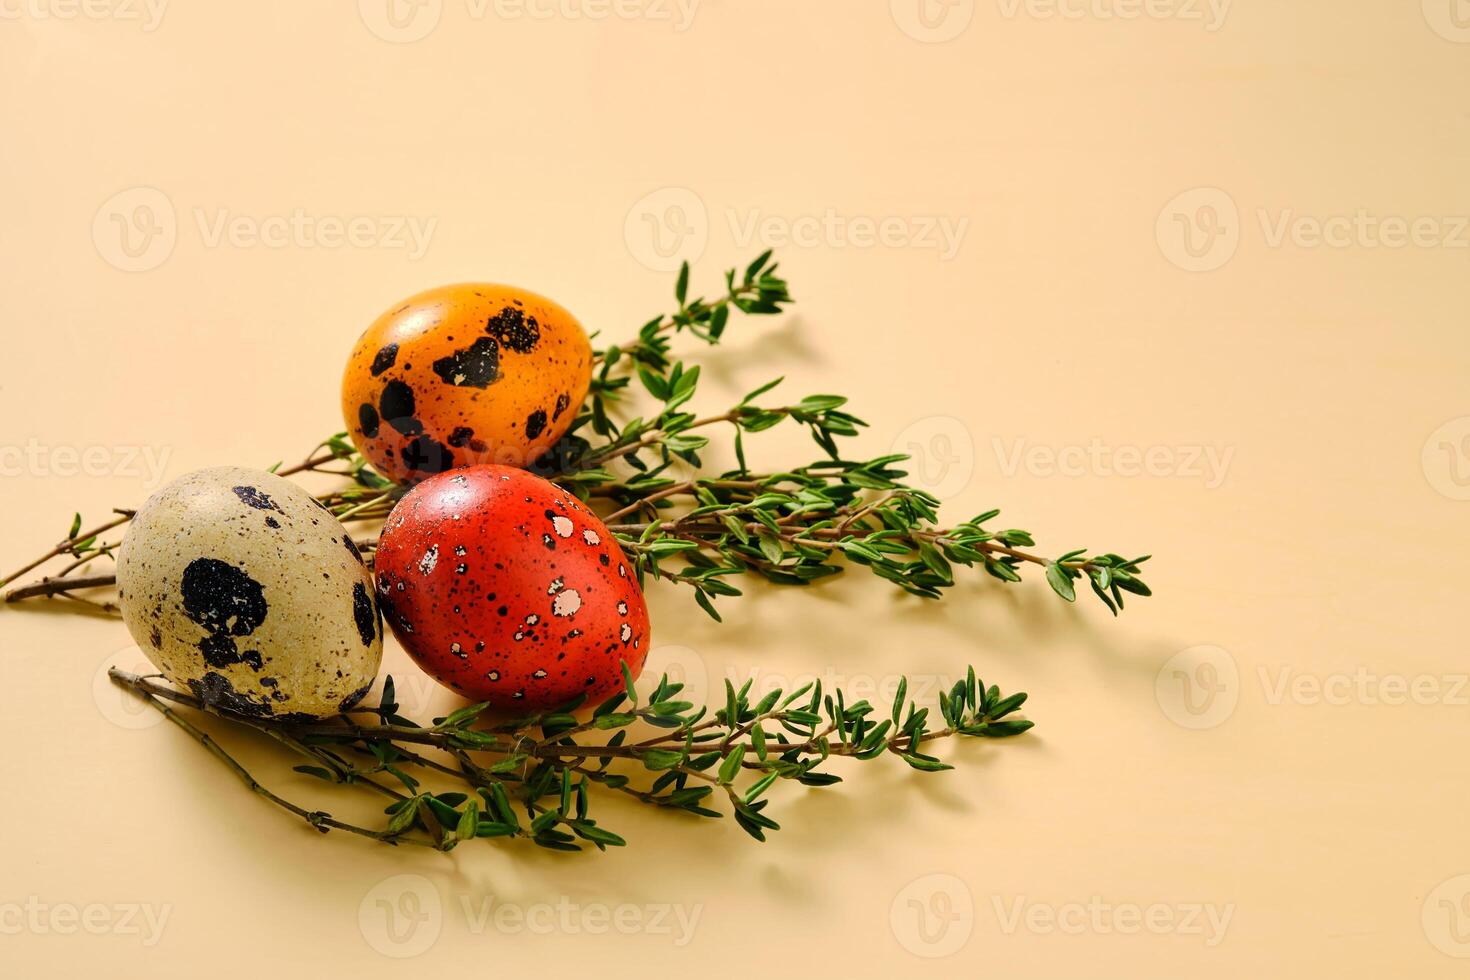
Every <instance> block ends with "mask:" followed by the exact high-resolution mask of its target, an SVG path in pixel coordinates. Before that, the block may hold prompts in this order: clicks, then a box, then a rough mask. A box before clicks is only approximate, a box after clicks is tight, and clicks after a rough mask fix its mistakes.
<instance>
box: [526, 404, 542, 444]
mask: <svg viewBox="0 0 1470 980" xmlns="http://www.w3.org/2000/svg"><path fill="white" fill-rule="evenodd" d="M545 430H546V411H545V409H540V408H538V409H536V411H534V412H532V413H531V414H530V415H527V416H526V438H527V439H534V438H536V437H537V436H539V435H540V434H541V433H542V432H544V431H545Z"/></svg>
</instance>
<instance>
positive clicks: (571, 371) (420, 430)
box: [342, 283, 592, 483]
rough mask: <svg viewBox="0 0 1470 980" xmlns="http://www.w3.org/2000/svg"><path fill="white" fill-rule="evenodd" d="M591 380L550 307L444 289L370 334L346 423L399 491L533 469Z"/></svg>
mask: <svg viewBox="0 0 1470 980" xmlns="http://www.w3.org/2000/svg"><path fill="white" fill-rule="evenodd" d="M591 379H592V346H591V344H589V343H588V341H587V334H586V332H585V331H584V330H583V329H582V325H581V324H580V323H578V322H577V319H576V318H575V317H574V316H572V315H571V314H570V313H568V312H567V311H566V310H564V309H563V308H562V307H560V306H559V305H557V304H556V303H553V302H552V301H551V300H549V299H547V298H546V297H545V296H538V295H537V294H535V293H533V292H529V291H527V290H524V289H517V288H516V287H514V286H495V285H489V284H483V283H462V284H460V285H455V286H440V287H439V288H437V289H430V290H427V291H426V292H422V293H419V294H418V295H417V296H411V297H409V298H408V299H407V300H405V301H404V302H402V303H398V304H397V305H395V306H394V307H393V309H392V310H390V311H389V312H387V313H384V314H383V315H382V316H380V317H378V319H377V320H375V321H374V322H373V325H372V326H370V327H368V328H367V330H366V331H365V332H364V333H363V335H362V337H361V338H360V339H359V340H358V342H357V346H356V347H354V348H353V350H352V357H351V358H349V359H348V361H347V373H346V375H345V376H344V377H343V379H342V413H343V415H344V416H345V418H346V420H347V431H348V432H349V433H350V434H351V436H352V441H353V442H354V443H355V444H356V445H357V448H358V450H359V451H360V452H361V453H362V454H363V455H364V456H365V457H367V459H368V460H369V461H370V462H371V463H372V464H373V466H374V467H376V468H377V469H378V471H379V472H380V473H382V474H383V475H384V476H386V477H388V478H389V479H391V480H394V481H397V482H400V483H406V482H413V481H416V480H420V479H423V478H424V477H426V476H429V475H431V474H434V473H442V472H444V471H445V470H448V469H452V468H454V467H459V466H469V465H472V464H476V463H499V464H501V465H507V466H518V467H525V466H528V465H530V464H531V463H532V462H534V461H535V460H536V458H537V457H538V456H540V455H541V454H543V453H544V452H546V450H548V449H550V448H551V447H552V446H553V445H554V444H555V443H556V441H557V440H558V439H560V438H561V437H562V436H563V435H564V434H565V433H566V431H567V427H568V426H570V425H571V424H572V420H573V419H575V418H576V417H577V411H578V409H579V408H580V407H581V405H582V399H583V398H585V397H586V395H587V386H588V384H589V383H590V382H591Z"/></svg>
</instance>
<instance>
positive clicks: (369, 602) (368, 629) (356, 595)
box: [352, 582, 380, 647]
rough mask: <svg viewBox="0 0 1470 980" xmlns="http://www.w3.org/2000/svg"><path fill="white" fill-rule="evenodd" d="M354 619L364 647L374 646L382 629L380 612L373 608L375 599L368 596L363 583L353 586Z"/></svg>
mask: <svg viewBox="0 0 1470 980" xmlns="http://www.w3.org/2000/svg"><path fill="white" fill-rule="evenodd" d="M352 619H353V622H355V623H357V635H358V636H359V637H361V639H362V645H363V646H365V647H370V646H372V645H373V640H374V638H376V637H377V635H378V630H379V628H380V624H379V623H378V610H377V609H376V608H375V607H374V606H373V597H372V596H370V595H368V590H367V588H366V587H365V586H364V585H363V584H362V583H361V582H358V583H356V584H355V585H353V586H352Z"/></svg>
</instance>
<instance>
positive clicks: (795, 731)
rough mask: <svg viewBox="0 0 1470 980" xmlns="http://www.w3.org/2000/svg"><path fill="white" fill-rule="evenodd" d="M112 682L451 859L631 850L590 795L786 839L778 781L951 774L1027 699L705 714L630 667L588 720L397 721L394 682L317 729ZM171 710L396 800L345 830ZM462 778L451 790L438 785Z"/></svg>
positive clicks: (394, 838)
mask: <svg viewBox="0 0 1470 980" xmlns="http://www.w3.org/2000/svg"><path fill="white" fill-rule="evenodd" d="M110 673H111V676H112V679H113V680H114V682H116V683H117V684H119V685H120V686H122V687H123V688H125V689H126V690H128V691H131V692H132V693H133V694H135V695H137V696H138V697H140V698H141V699H142V700H144V701H145V702H146V703H148V704H149V705H151V706H153V707H154V708H156V709H158V710H159V711H161V712H163V713H164V715H166V716H167V717H168V719H169V720H170V721H172V722H173V723H174V724H176V725H178V726H179V727H180V728H181V729H182V730H184V731H185V732H187V733H188V734H189V735H190V736H191V737H192V738H194V740H195V741H197V742H199V743H200V744H201V745H202V746H204V747H205V748H206V749H207V750H208V751H209V752H210V753H211V754H213V755H214V756H215V757H216V758H218V759H219V760H220V761H221V762H223V763H224V764H225V765H226V766H227V767H228V768H229V769H230V770H231V771H232V772H234V773H235V774H236V775H237V776H238V777H239V778H240V779H241V780H242V781H243V782H244V783H245V784H246V785H247V786H248V787H249V788H250V789H251V790H252V791H253V792H255V793H256V794H258V795H260V796H262V797H263V798H265V799H267V800H269V801H270V802H271V803H273V804H275V805H276V806H278V807H281V808H282V809H284V810H286V811H287V812H289V813H292V814H294V815H295V816H297V817H299V818H301V819H302V820H304V821H306V822H307V823H308V824H309V825H311V826H312V827H314V828H316V829H317V830H319V831H321V832H322V833H327V832H329V831H332V830H341V831H345V832H348V833H353V834H357V835H359V836H363V837H368V838H372V839H374V840H378V841H381V842H383V843H386V844H413V845H420V846H427V847H433V848H436V849H438V850H441V851H448V850H452V849H453V848H454V847H456V846H458V845H459V844H461V843H463V842H465V841H468V840H472V839H475V838H524V839H527V840H530V841H532V842H533V843H535V844H537V845H540V846H541V847H546V848H549V849H551V850H557V851H579V850H582V849H583V847H584V845H587V844H590V845H592V846H593V847H596V848H597V849H598V850H604V849H606V848H607V847H616V846H621V845H623V844H624V840H623V838H622V837H621V836H619V835H618V834H616V833H614V832H613V831H611V830H608V829H607V828H606V827H604V826H602V825H601V824H600V823H599V822H598V819H597V818H595V817H594V816H593V815H592V810H593V806H594V801H595V800H596V794H595V791H596V790H597V789H599V788H601V789H602V790H607V791H615V792H618V793H620V794H623V795H626V796H629V797H632V798H633V799H635V800H638V801H640V802H642V803H646V804H649V805H652V806H656V807H659V808H662V809H666V810H671V811H680V812H683V813H686V814H690V815H693V816H696V817H704V818H715V819H718V818H720V817H722V816H723V812H722V810H721V809H717V807H720V808H723V810H726V811H728V812H730V813H732V814H733V815H734V818H735V822H736V823H737V824H738V825H739V826H740V828H741V829H742V830H744V831H745V832H746V833H747V834H749V835H750V836H751V837H754V838H755V839H756V840H760V841H764V840H765V839H766V834H767V833H768V832H772V831H776V830H779V829H780V824H778V823H777V822H776V821H775V820H774V819H772V817H771V816H770V815H769V814H768V813H767V812H766V811H767V808H768V805H769V804H770V802H771V801H770V798H769V797H768V795H767V794H768V792H769V791H770V790H771V788H772V787H773V786H775V785H776V784H777V783H778V782H779V781H781V780H786V781H788V782H790V783H796V784H800V785H802V786H807V787H824V786H830V785H833V784H835V783H839V782H841V781H842V778H841V777H840V776H839V775H837V774H835V773H833V772H831V771H829V770H828V769H826V768H824V767H825V766H826V764H827V763H828V761H829V760H830V759H833V758H847V759H855V760H858V761H870V760H874V759H877V758H880V757H882V756H895V757H897V758H898V759H900V760H902V761H903V762H904V763H906V764H907V765H908V766H910V767H911V768H913V769H917V770H920V771H921V772H939V771H943V770H946V769H951V768H953V766H951V765H950V764H949V763H947V762H944V761H943V760H941V759H940V758H939V757H937V756H935V755H933V754H932V753H931V752H930V747H931V745H932V744H933V743H935V742H937V741H940V740H943V739H947V738H951V737H957V736H958V737H976V738H1008V737H1011V736H1014V735H1019V734H1021V733H1022V732H1025V731H1027V730H1028V729H1030V728H1031V727H1032V723H1031V722H1030V721H1028V720H1025V719H1022V718H1019V717H1016V716H1015V712H1016V711H1017V710H1019V709H1020V707H1021V706H1022V704H1024V703H1025V701H1026V695H1025V694H1012V695H1009V696H1003V695H1002V694H1001V692H1000V690H999V689H998V688H996V687H993V686H992V687H986V686H985V684H984V683H982V682H981V681H980V680H979V679H978V678H977V677H976V675H975V671H974V669H973V668H971V669H970V670H969V671H968V672H967V674H966V677H965V679H964V680H961V681H958V682H956V683H955V685H954V686H953V687H952V688H951V689H950V690H949V691H946V692H941V693H940V695H939V705H938V707H937V709H933V708H931V707H923V706H920V705H919V704H917V703H916V702H914V701H912V700H909V699H908V697H907V691H908V685H907V681H906V680H905V681H900V682H899V685H898V690H897V692H896V694H895V696H894V699H893V702H892V704H891V705H886V706H884V707H883V708H882V709H879V708H878V707H876V706H874V705H873V704H870V703H869V702H867V701H858V702H855V703H852V704H849V703H847V700H846V698H845V697H844V695H843V693H842V692H841V691H840V690H839V691H832V692H827V691H824V690H823V688H822V684H821V682H820V681H819V680H818V681H815V682H813V683H810V684H806V685H804V686H802V687H800V688H798V689H797V690H795V691H792V692H790V693H786V692H784V691H782V690H780V689H777V690H774V691H770V692H768V693H766V694H765V695H764V696H763V697H761V698H759V699H758V700H757V699H755V698H754V697H753V695H752V693H751V682H750V681H747V682H746V683H745V684H744V685H743V686H742V687H740V688H739V689H736V688H735V686H734V685H733V684H732V683H730V682H729V681H726V682H725V691H724V699H723V701H722V702H720V703H718V704H715V705H712V706H709V705H707V706H700V707H696V706H695V705H694V704H693V703H692V702H691V701H688V700H684V699H683V698H681V694H682V693H683V685H682V684H678V683H674V682H671V681H670V680H669V679H668V677H667V676H664V677H662V678H660V680H659V682H658V684H657V685H656V686H655V687H654V688H653V689H652V691H650V692H648V694H647V696H646V697H644V698H642V699H641V700H640V697H639V693H638V689H637V687H636V686H635V685H634V682H633V678H632V677H631V675H630V674H629V673H628V670H627V667H626V665H625V666H624V669H623V679H624V687H623V690H622V691H620V692H618V693H617V694H615V695H613V696H612V697H611V698H609V699H607V700H606V701H604V702H603V703H602V704H600V705H598V706H597V707H596V708H595V709H594V710H593V711H592V712H591V714H590V715H584V716H583V718H579V717H578V716H577V715H576V714H573V712H574V711H576V710H577V709H578V708H580V707H581V703H580V702H572V703H570V704H568V705H565V706H563V707H562V708H559V709H557V710H555V711H551V712H547V713H544V714H538V715H532V716H529V717H524V718H519V719H514V720H508V721H501V722H491V721H487V720H486V708H487V706H486V705H484V704H476V705H468V706H466V707H463V708H460V709H459V710H457V711H454V712H452V713H450V714H449V715H447V716H445V717H442V718H436V719H434V720H433V722H432V723H431V724H429V725H420V724H418V723H416V722H414V721H413V720H412V719H409V718H406V717H404V716H403V715H402V713H401V706H400V705H399V704H397V703H396V700H395V691H394V686H393V679H392V678H391V677H389V678H388V679H387V680H386V682H385V684H384V688H383V694H382V697H381V698H380V699H379V703H378V705H377V707H375V708H363V709H358V710H356V711H353V712H350V713H349V714H346V715H342V716H339V717H337V718H330V719H325V720H322V721H316V722H291V721H284V720H280V719H262V718H252V717H248V716H243V715H233V714H229V713H227V712H222V711H220V710H218V708H217V707H215V706H211V705H207V704H204V703H202V702H200V701H199V699H197V698H195V697H193V696H192V695H188V694H184V693H181V692H179V691H176V690H174V689H173V688H171V687H167V686H165V685H162V684H160V683H158V682H157V681H155V680H154V679H152V678H149V677H143V676H139V675H137V674H132V673H128V672H126V671H121V670H117V669H113V670H112V671H111V672H110ZM173 705H185V706H188V707H190V708H193V709H195V710H198V711H202V712H204V713H206V714H209V715H213V716H215V717H218V718H223V719H226V720H228V721H231V722H234V723H236V724H239V725H242V726H245V727H247V728H251V729H254V730H256V731H259V732H263V733H265V734H266V735H268V736H269V737H271V738H272V739H274V740H275V741H276V742H277V743H279V744H280V745H281V746H282V747H284V748H285V749H287V750H288V751H290V752H291V753H293V754H295V755H296V756H298V757H302V758H304V759H305V760H306V761H305V762H304V763H303V764H300V765H297V766H295V767H294V768H295V770H296V771H297V772H299V773H302V774H304V775H308V776H311V777H314V778H316V779H320V780H323V781H325V782H328V783H333V784H338V785H343V786H355V787H358V788H361V789H363V790H365V791H367V792H371V793H374V794H376V795H379V796H383V797H386V798H388V800H389V802H388V804H387V806H386V809H385V810H384V818H385V819H384V823H383V825H382V826H381V827H365V826H361V825H358V824H353V823H350V822H348V821H344V820H340V819H337V818H335V817H333V816H332V815H331V813H330V812H328V811H326V810H322V809H318V808H308V807H304V806H301V805H299V804H296V803H293V802H291V801H289V800H287V799H286V798H284V797H282V796H280V795H278V794H277V793H276V792H274V791H272V790H270V789H268V788H266V787H265V785H264V784H262V783H261V782H260V781H259V780H257V779H256V778H255V777H254V776H253V775H252V774H251V773H250V772H249V771H248V770H246V769H245V767H244V766H243V765H241V764H240V762H239V761H238V760H236V759H235V758H234V757H233V756H231V755H230V754H229V753H228V752H227V751H225V749H224V748H223V747H221V746H220V744H219V743H218V742H217V741H216V740H215V739H214V738H213V737H212V736H211V735H210V734H208V733H207V732H205V731H204V730H203V729H202V728H200V727H199V726H198V725H197V724H195V723H194V722H193V721H192V720H191V719H189V718H188V717H186V716H184V715H182V714H181V713H179V712H178V711H176V710H175V709H174V707H173ZM444 783H454V784H457V785H459V786H461V787H462V788H461V789H457V790H444V789H442V788H436V787H438V786H440V784H444Z"/></svg>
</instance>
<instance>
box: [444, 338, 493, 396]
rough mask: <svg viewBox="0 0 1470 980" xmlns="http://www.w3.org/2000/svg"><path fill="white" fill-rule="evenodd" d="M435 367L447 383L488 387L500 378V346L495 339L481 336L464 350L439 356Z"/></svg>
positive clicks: (458, 385)
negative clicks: (446, 355)
mask: <svg viewBox="0 0 1470 980" xmlns="http://www.w3.org/2000/svg"><path fill="white" fill-rule="evenodd" d="M433 368H434V373H435V374H437V375H439V377H440V378H441V379H443V381H444V383H445V384H451V385H454V386H456V387H460V388H488V387H489V386H490V385H492V384H494V383H495V382H496V381H499V380H500V348H499V347H498V346H496V343H495V341H494V340H493V339H491V338H489V337H480V338H478V339H476V341H475V342H474V343H473V344H471V345H470V346H468V347H466V348H464V349H463V350H457V351H455V352H454V353H453V354H450V355H449V356H448V357H441V358H439V359H438V360H437V361H435V362H434V364H433Z"/></svg>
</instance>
